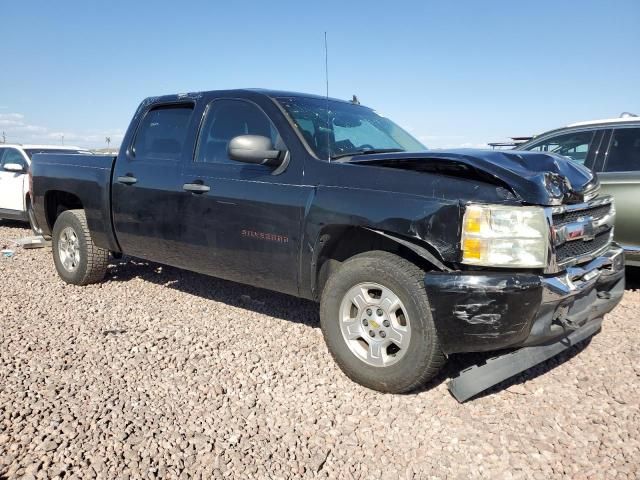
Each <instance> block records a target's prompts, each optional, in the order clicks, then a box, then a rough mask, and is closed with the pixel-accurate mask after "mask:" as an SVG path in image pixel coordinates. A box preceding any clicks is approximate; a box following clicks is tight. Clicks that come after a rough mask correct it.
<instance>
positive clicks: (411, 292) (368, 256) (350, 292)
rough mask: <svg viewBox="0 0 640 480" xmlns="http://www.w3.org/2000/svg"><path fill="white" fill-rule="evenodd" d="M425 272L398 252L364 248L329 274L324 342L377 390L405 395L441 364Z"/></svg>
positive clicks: (356, 378)
mask: <svg viewBox="0 0 640 480" xmlns="http://www.w3.org/2000/svg"><path fill="white" fill-rule="evenodd" d="M423 281H424V271H423V270H421V269H420V268H418V267H417V266H416V265H414V264H413V263H411V262H409V261H407V260H405V259H403V258H401V257H398V256H397V255H394V254H391V253H389V252H383V251H373V252H366V253H362V254H359V255H356V256H354V257H352V258H350V259H349V260H347V261H345V262H344V263H343V264H342V266H341V267H340V268H339V269H338V270H337V271H336V272H335V273H334V274H333V275H332V276H331V277H330V278H329V280H328V281H327V284H326V285H325V288H324V289H323V293H322V299H321V302H320V324H321V327H322V332H323V334H324V338H325V341H326V343H327V346H328V348H329V351H330V352H331V354H332V356H333V358H334V359H335V361H336V363H337V364H338V366H339V367H340V368H341V369H342V371H343V372H344V373H345V374H346V375H347V376H348V377H349V378H351V379H352V380H353V381H355V382H357V383H359V384H361V385H363V386H365V387H368V388H371V389H373V390H378V391H381V392H389V393H404V392H409V391H411V390H415V389H416V388H418V387H419V386H421V385H423V384H424V383H426V382H427V381H428V380H430V379H431V378H433V377H434V376H435V375H436V374H437V373H438V372H439V371H440V369H441V368H442V365H443V364H444V362H445V357H444V354H443V353H442V350H441V347H440V342H439V341H438V336H437V333H436V329H435V325H434V323H433V318H432V316H431V310H430V308H429V300H428V299H427V294H426V291H425V288H424V283H423Z"/></svg>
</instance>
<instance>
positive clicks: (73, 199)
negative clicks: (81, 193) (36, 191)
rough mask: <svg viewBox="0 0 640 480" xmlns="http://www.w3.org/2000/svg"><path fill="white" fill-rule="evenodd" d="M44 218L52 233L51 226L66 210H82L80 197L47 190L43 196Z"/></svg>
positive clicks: (60, 191)
mask: <svg viewBox="0 0 640 480" xmlns="http://www.w3.org/2000/svg"><path fill="white" fill-rule="evenodd" d="M44 208H45V218H46V221H47V226H48V228H49V231H53V226H54V225H55V223H56V219H57V218H58V217H59V216H60V214H61V213H62V212H64V211H66V210H75V209H80V210H83V209H84V206H83V204H82V201H81V200H80V197H78V196H77V195H75V194H73V193H70V192H65V191H63V190H49V191H48V192H46V193H45V195H44Z"/></svg>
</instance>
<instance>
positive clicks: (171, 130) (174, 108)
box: [133, 104, 193, 161]
mask: <svg viewBox="0 0 640 480" xmlns="http://www.w3.org/2000/svg"><path fill="white" fill-rule="evenodd" d="M192 113H193V105H190V104H189V105H167V106H161V107H156V108H154V109H152V110H150V111H149V112H148V113H147V114H146V115H145V116H144V118H143V119H142V122H141V123H140V126H139V127H138V132H137V134H136V138H135V141H134V144H133V153H134V154H135V156H136V158H149V159H154V160H169V161H177V160H180V158H181V156H182V152H183V149H184V148H185V140H186V138H187V132H188V128H189V121H190V120H191V114H192Z"/></svg>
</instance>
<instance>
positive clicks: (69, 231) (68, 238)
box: [52, 210, 109, 285]
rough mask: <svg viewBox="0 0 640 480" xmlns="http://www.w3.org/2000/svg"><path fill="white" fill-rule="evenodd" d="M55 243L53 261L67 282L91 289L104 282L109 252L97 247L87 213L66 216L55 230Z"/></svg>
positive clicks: (60, 218) (57, 224) (64, 213)
mask: <svg viewBox="0 0 640 480" xmlns="http://www.w3.org/2000/svg"><path fill="white" fill-rule="evenodd" d="M52 241H53V243H52V249H53V261H54V263H55V265H56V270H57V271H58V275H60V277H61V278H62V279H63V280H64V281H65V282H67V283H71V284H73V285H88V284H90V283H97V282H100V281H101V280H102V279H103V278H104V275H105V273H106V272H107V266H108V264H109V251H108V250H105V249H103V248H100V247H97V246H96V245H95V244H94V243H93V240H92V239H91V235H90V233H89V228H88V227H87V218H86V216H85V213H84V210H66V211H64V212H62V213H61V214H60V215H59V216H58V218H57V219H56V223H55V225H54V227H53V234H52Z"/></svg>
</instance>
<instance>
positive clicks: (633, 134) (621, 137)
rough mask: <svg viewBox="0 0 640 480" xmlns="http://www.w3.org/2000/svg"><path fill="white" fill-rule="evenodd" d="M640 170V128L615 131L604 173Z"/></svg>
mask: <svg viewBox="0 0 640 480" xmlns="http://www.w3.org/2000/svg"><path fill="white" fill-rule="evenodd" d="M639 170H640V128H619V129H616V130H614V132H613V139H612V140H611V146H610V147H609V155H608V156H607V162H606V163H605V165H604V169H603V171H604V172H633V171H639Z"/></svg>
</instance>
